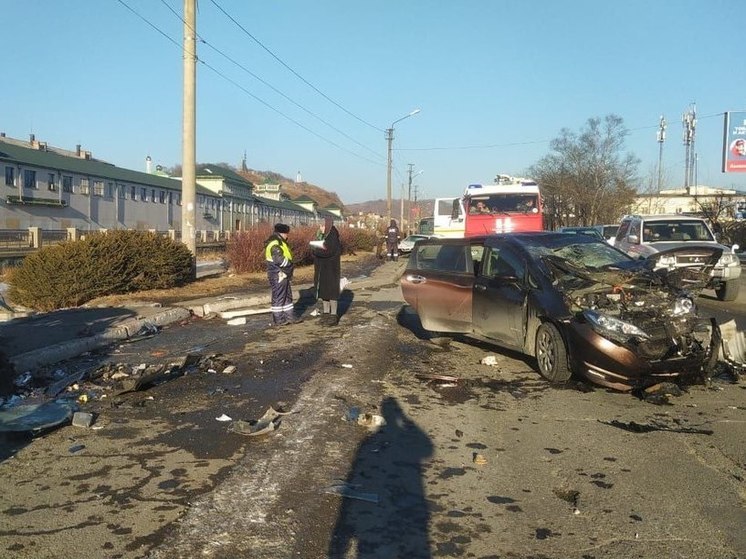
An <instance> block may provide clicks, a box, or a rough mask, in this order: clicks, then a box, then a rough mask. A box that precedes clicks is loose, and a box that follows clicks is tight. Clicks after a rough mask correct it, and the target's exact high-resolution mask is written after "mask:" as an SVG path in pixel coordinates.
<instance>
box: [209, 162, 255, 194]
mask: <svg viewBox="0 0 746 559" xmlns="http://www.w3.org/2000/svg"><path fill="white" fill-rule="evenodd" d="M197 178H200V179H201V178H223V179H225V180H227V181H230V182H235V183H238V184H243V185H245V186H247V187H248V188H249V189H251V188H253V187H254V184H253V183H252V182H251V181H250V180H248V179H246V178H244V177H242V176H241V175H239V174H238V173H237V172H235V171H234V170H233V169H229V168H228V167H223V166H221V165H217V164H215V163H200V164H199V165H197Z"/></svg>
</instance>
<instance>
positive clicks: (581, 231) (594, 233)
mask: <svg viewBox="0 0 746 559" xmlns="http://www.w3.org/2000/svg"><path fill="white" fill-rule="evenodd" d="M559 232H560V233H575V234H576V235H588V236H589V237H594V238H596V239H603V236H602V235H601V232H600V231H599V230H598V229H596V228H595V227H560V228H559Z"/></svg>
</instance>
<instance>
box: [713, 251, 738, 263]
mask: <svg viewBox="0 0 746 559" xmlns="http://www.w3.org/2000/svg"><path fill="white" fill-rule="evenodd" d="M739 262H740V260H739V259H738V255H737V254H734V253H732V252H724V253H723V255H722V256H721V257H720V260H718V263H717V265H718V266H732V265H733V264H738V263H739Z"/></svg>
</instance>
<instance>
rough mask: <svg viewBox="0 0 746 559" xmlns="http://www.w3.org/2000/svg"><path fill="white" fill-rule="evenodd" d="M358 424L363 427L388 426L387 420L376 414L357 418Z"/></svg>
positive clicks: (367, 414) (362, 415) (366, 414)
mask: <svg viewBox="0 0 746 559" xmlns="http://www.w3.org/2000/svg"><path fill="white" fill-rule="evenodd" d="M357 424H358V425H362V426H363V427H381V426H383V425H386V420H385V419H384V418H383V416H382V415H378V414H375V413H364V414H361V415H360V416H359V417H358V418H357Z"/></svg>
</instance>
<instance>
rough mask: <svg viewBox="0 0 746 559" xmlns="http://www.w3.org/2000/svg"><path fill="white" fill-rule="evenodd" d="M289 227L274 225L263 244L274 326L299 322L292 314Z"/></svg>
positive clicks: (282, 224) (291, 268)
mask: <svg viewBox="0 0 746 559" xmlns="http://www.w3.org/2000/svg"><path fill="white" fill-rule="evenodd" d="M288 233H290V226H288V225H285V224H284V223H278V224H276V225H275V228H274V233H273V234H272V235H271V236H270V237H269V238H268V239H267V241H266V242H265V244H264V259H265V260H266V261H267V278H268V279H269V287H270V289H271V290H272V304H271V311H272V321H273V323H274V325H275V326H282V325H284V324H290V323H293V322H301V321H302V319H300V318H296V316H295V314H294V313H293V291H292V288H291V287H290V281H291V280H292V279H293V253H292V252H290V245H288V243H287V239H288Z"/></svg>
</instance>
